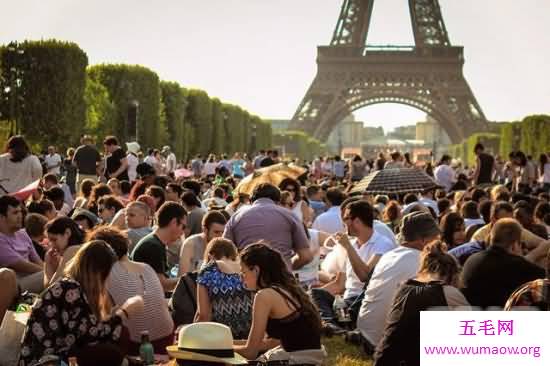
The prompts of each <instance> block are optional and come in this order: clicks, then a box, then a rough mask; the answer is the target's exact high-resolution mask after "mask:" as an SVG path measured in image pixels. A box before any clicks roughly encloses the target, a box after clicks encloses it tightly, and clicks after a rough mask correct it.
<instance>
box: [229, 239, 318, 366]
mask: <svg viewBox="0 0 550 366" xmlns="http://www.w3.org/2000/svg"><path fill="white" fill-rule="evenodd" d="M240 257H241V276H242V280H243V282H244V284H245V287H246V288H247V289H249V290H251V291H257V292H256V296H255V297H254V304H253V306H252V312H253V315H252V328H251V330H250V334H249V335H248V339H247V340H246V341H236V342H235V347H234V349H235V351H236V352H237V353H238V354H240V355H242V356H244V357H245V358H247V359H249V360H252V359H255V358H256V357H257V355H258V354H259V353H260V352H263V351H267V350H269V351H270V352H269V354H266V355H264V356H263V359H262V358H261V359H262V360H265V361H269V359H270V358H271V357H273V356H280V357H278V359H281V358H283V356H286V357H285V358H286V359H287V360H288V359H289V358H290V356H291V355H296V357H298V355H299V354H300V351H305V350H308V351H309V352H308V354H309V356H310V357H309V358H308V360H307V362H304V361H302V362H300V360H299V359H298V360H296V358H294V359H295V360H296V361H298V363H302V364H311V365H322V364H323V361H324V359H325V358H326V352H325V350H324V348H323V347H322V345H321V319H320V317H319V312H318V311H317V309H316V307H315V306H314V305H313V303H312V302H311V300H310V298H309V296H308V295H307V294H306V292H305V291H304V290H303V289H302V287H301V286H300V285H299V284H298V283H297V282H296V280H295V279H294V276H293V275H292V273H290V271H289V270H288V266H287V264H286V262H285V261H284V260H283V258H282V256H281V254H280V253H279V252H278V251H276V250H274V249H271V248H270V247H269V246H267V245H264V244H261V243H258V244H251V245H249V246H247V247H245V248H244V250H243V251H242V252H241V255H240Z"/></svg>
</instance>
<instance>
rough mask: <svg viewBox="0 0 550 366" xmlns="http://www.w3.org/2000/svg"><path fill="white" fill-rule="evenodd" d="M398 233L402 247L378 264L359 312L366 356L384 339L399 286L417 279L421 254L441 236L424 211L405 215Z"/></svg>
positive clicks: (358, 320) (386, 255)
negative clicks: (388, 316) (388, 317)
mask: <svg viewBox="0 0 550 366" xmlns="http://www.w3.org/2000/svg"><path fill="white" fill-rule="evenodd" d="M399 231H400V233H401V236H402V239H403V241H402V243H401V245H400V246H399V247H397V248H395V249H393V250H391V251H389V252H387V253H386V254H384V255H383V256H382V258H381V259H380V260H379V261H378V264H377V265H376V267H375V268H374V272H373V273H372V276H371V279H370V281H369V283H368V285H367V288H366V290H365V297H364V299H363V301H362V303H361V309H360V310H359V317H358V318H357V328H358V329H359V330H360V332H361V335H362V336H363V338H364V340H365V343H364V345H365V351H366V352H367V353H372V352H373V351H374V347H376V345H377V344H378V342H379V341H380V339H381V338H382V334H383V332H384V326H385V320H386V318H387V315H388V313H389V312H390V309H391V305H392V302H393V299H394V297H395V294H396V293H397V290H398V289H399V286H400V285H401V283H403V282H404V281H406V280H408V279H409V278H412V277H414V276H415V275H416V273H417V271H418V267H419V264H420V253H421V252H422V250H423V249H424V247H425V246H426V245H427V244H428V243H430V242H432V241H434V240H436V239H438V238H439V235H440V231H439V228H438V226H437V223H436V222H435V220H434V218H433V217H432V215H431V214H429V213H427V212H425V211H417V212H412V213H410V214H408V215H405V217H403V220H402V222H401V228H400V230H399Z"/></svg>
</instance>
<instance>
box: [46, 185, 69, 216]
mask: <svg viewBox="0 0 550 366" xmlns="http://www.w3.org/2000/svg"><path fill="white" fill-rule="evenodd" d="M44 197H46V198H47V199H49V200H50V201H52V202H53V205H54V206H55V209H56V210H57V216H67V215H68V214H69V212H70V211H71V206H69V205H67V204H66V203H65V201H64V200H65V192H63V190H62V189H61V188H60V187H58V186H53V187H52V188H50V189H48V190H46V191H44Z"/></svg>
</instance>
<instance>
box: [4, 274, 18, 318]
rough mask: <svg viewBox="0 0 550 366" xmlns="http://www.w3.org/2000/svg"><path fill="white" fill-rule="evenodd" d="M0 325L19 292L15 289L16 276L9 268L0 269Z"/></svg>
mask: <svg viewBox="0 0 550 366" xmlns="http://www.w3.org/2000/svg"><path fill="white" fill-rule="evenodd" d="M0 283H1V284H2V286H1V287H0V324H2V320H3V319H4V314H6V311H7V310H8V308H9V307H10V306H11V305H12V304H13V302H14V301H15V299H16V297H17V295H18V294H19V291H18V289H17V276H16V275H15V272H14V271H13V270H11V269H9V268H0Z"/></svg>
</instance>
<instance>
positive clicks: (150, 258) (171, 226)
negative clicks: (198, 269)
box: [131, 202, 187, 292]
mask: <svg viewBox="0 0 550 366" xmlns="http://www.w3.org/2000/svg"><path fill="white" fill-rule="evenodd" d="M157 223H158V227H157V228H156V229H155V231H153V232H152V233H151V234H149V235H146V236H145V237H143V239H141V240H140V241H139V242H138V243H137V245H136V246H135V248H134V250H133V252H132V255H131V259H132V260H134V261H136V262H143V263H147V264H148V265H150V266H151V267H152V268H153V269H154V270H155V272H156V273H157V276H158V278H159V280H160V283H161V284H162V287H163V288H164V291H165V292H169V291H172V290H173V289H174V287H175V286H176V284H177V281H178V279H177V278H170V277H169V276H168V270H169V268H168V263H167V257H166V247H167V246H168V245H169V244H170V243H173V242H174V241H176V240H177V239H179V238H181V237H182V236H183V234H184V231H185V228H186V225H187V212H186V211H185V208H184V207H183V206H182V205H180V204H179V203H176V202H165V203H163V204H162V206H161V207H160V208H159V210H158V211H157Z"/></svg>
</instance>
